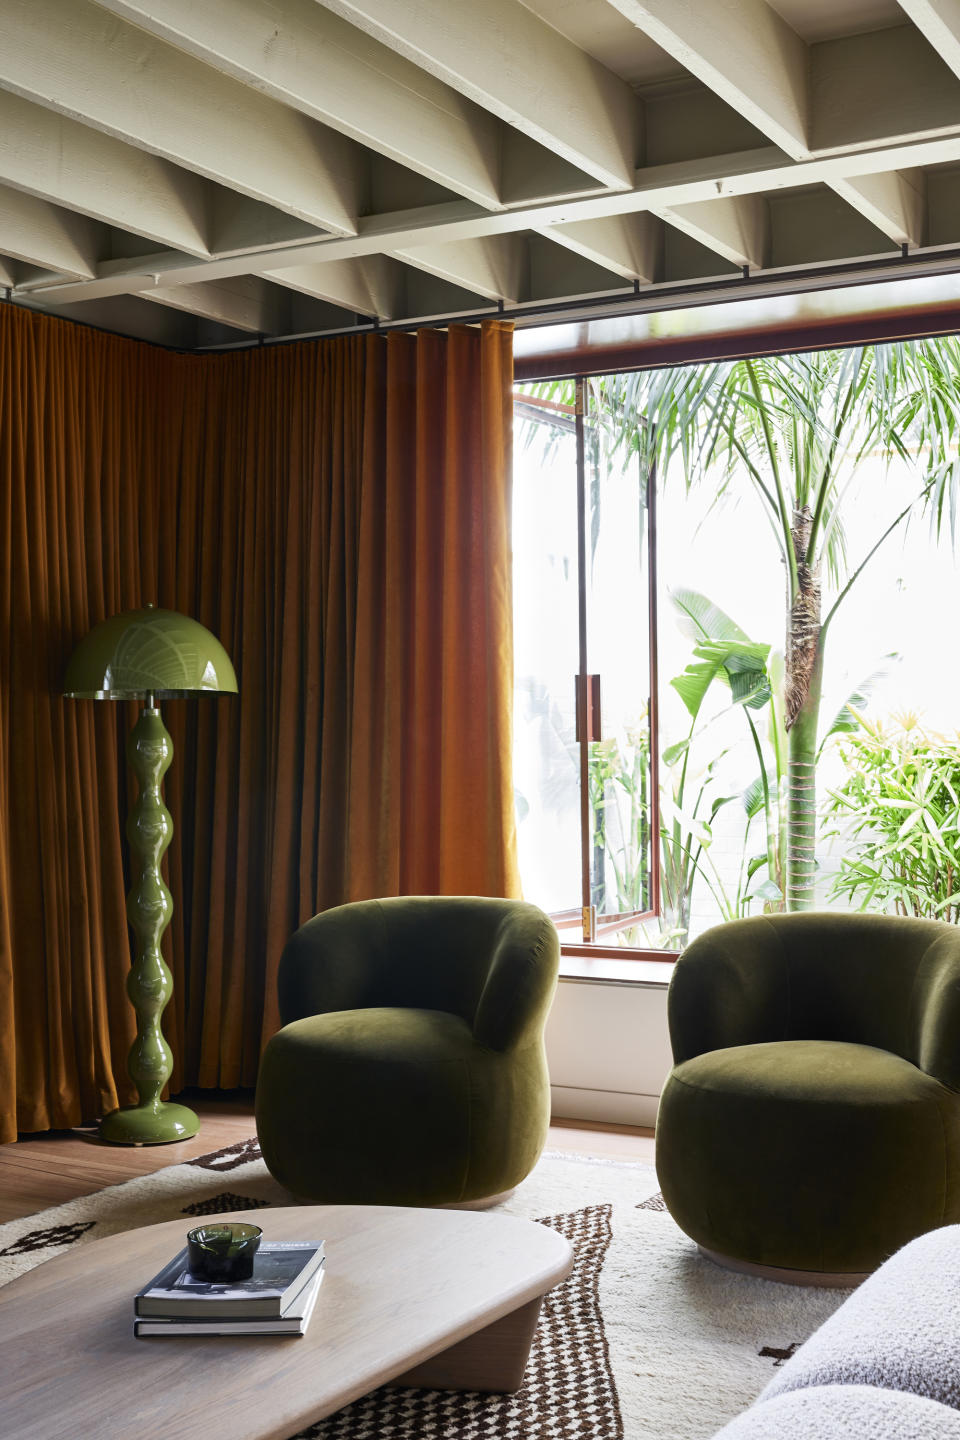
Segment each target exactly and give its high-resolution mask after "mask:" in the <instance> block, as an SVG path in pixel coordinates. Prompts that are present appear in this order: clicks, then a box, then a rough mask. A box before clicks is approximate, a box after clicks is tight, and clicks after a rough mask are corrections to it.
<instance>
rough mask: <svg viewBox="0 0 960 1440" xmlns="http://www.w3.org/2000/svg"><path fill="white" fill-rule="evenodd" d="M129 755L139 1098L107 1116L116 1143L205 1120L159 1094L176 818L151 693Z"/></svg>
mask: <svg viewBox="0 0 960 1440" xmlns="http://www.w3.org/2000/svg"><path fill="white" fill-rule="evenodd" d="M127 759H128V760H129V762H130V767H131V769H132V770H133V773H134V775H135V776H136V779H137V785H138V794H137V798H136V801H135V803H134V806H133V809H132V810H131V811H130V815H129V817H128V820H127V839H128V840H129V842H130V849H131V851H132V853H133V857H134V862H135V866H136V869H137V871H138V873H137V875H136V878H135V879H134V883H133V887H132V888H131V890H130V892H129V894H128V895H127V919H128V920H129V921H130V927H131V929H132V930H133V933H134V935H135V936H136V939H137V953H136V956H135V958H134V961H133V964H132V966H131V968H130V973H129V975H128V976H127V994H128V995H129V997H130V1002H131V1004H132V1005H133V1008H134V1011H135V1013H136V1017H137V1038H136V1039H135V1040H134V1042H133V1045H132V1046H131V1049H130V1054H129V1055H128V1057H127V1071H128V1073H129V1075H130V1078H131V1080H132V1081H133V1083H134V1084H135V1085H136V1087H137V1095H138V1097H139V1098H138V1101H137V1104H136V1105H132V1106H127V1107H125V1108H123V1109H120V1110H113V1111H111V1112H110V1114H109V1115H105V1116H104V1117H103V1119H102V1120H101V1122H100V1135H101V1138H102V1139H104V1140H109V1141H112V1142H113V1143H114V1144H118V1145H162V1144H164V1143H166V1142H169V1141H171V1140H186V1139H188V1138H189V1137H190V1136H191V1135H196V1133H197V1131H198V1130H199V1128H200V1121H199V1120H198V1119H197V1117H196V1115H195V1114H194V1113H193V1111H192V1110H190V1109H188V1107H187V1106H186V1105H173V1104H170V1103H169V1102H167V1103H164V1102H163V1101H162V1100H161V1099H160V1095H161V1092H162V1090H163V1087H164V1086H165V1085H166V1083H167V1081H168V1080H169V1079H170V1074H171V1071H172V1070H173V1056H172V1054H171V1052H170V1046H169V1045H168V1044H167V1042H166V1040H164V1038H163V1032H162V1031H161V1029H160V1017H161V1015H162V1014H163V1012H164V1010H165V1009H166V1006H167V1003H168V1001H169V999H170V996H171V995H172V994H173V976H172V975H171V974H170V970H169V968H168V966H167V965H166V964H165V963H164V959H163V956H162V954H161V953H160V940H161V938H162V936H163V932H164V931H165V930H166V928H167V926H168V925H169V924H170V917H171V915H172V914H173V899H172V897H171V895H170V891H169V890H168V889H167V887H166V885H165V884H164V880H163V876H162V875H161V873H160V861H161V860H162V858H163V854H164V851H165V850H166V848H167V846H168V845H169V844H170V840H171V838H172V836H173V821H172V819H171V818H170V811H169V810H168V809H167V807H166V805H164V803H163V797H162V795H161V791H160V787H161V784H162V782H163V777H164V775H165V774H166V772H167V770H168V769H169V768H170V762H171V760H172V759H173V741H172V740H171V738H170V734H169V731H168V730H167V728H166V726H165V725H164V723H163V721H162V720H161V718H160V711H159V710H158V709H157V708H156V706H155V704H154V697H153V696H152V695H150V694H148V695H147V697H146V703H145V704H144V707H143V710H142V711H141V712H140V717H139V719H138V720H137V723H136V725H135V726H134V727H133V729H132V730H131V732H130V735H129V738H128V740H127Z"/></svg>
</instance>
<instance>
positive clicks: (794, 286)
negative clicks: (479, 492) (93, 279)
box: [0, 246, 960, 354]
mask: <svg viewBox="0 0 960 1440" xmlns="http://www.w3.org/2000/svg"><path fill="white" fill-rule="evenodd" d="M957 273H960V246H952V247H950V248H949V249H940V250H934V251H928V252H925V253H924V252H920V251H900V252H899V253H897V254H895V255H890V256H879V257H877V258H875V259H872V260H861V261H851V260H845V261H838V262H836V263H835V264H827V265H820V266H811V267H806V268H799V267H798V268H795V269H784V270H777V271H770V272H768V271H754V272H745V273H740V272H738V273H737V274H735V275H729V276H720V277H717V278H714V279H711V280H704V281H696V282H693V283H690V282H687V281H671V282H669V283H666V284H660V285H643V286H641V285H640V283H639V282H625V283H624V287H623V289H622V290H621V289H618V290H616V291H612V292H606V293H604V294H603V295H598V296H587V297H582V298H580V299H576V300H559V301H544V302H542V303H537V304H531V305H514V306H507V305H504V304H503V302H502V301H500V302H496V301H491V302H490V303H489V304H487V305H481V306H478V307H476V308H475V309H471V310H463V311H457V312H452V313H450V314H447V315H442V316H437V315H434V316H428V317H421V318H419V319H417V318H405V319H402V320H380V319H370V318H368V317H366V316H360V315H357V316H356V317H355V319H354V320H353V321H352V322H347V323H345V324H343V325H339V326H336V327H333V328H330V329H324V330H305V331H298V332H297V333H296V334H295V335H265V334H258V335H250V336H246V337H244V338H243V339H239V340H230V341H222V342H220V343H217V344H212V345H194V346H183V345H170V344H164V343H163V342H162V341H156V340H147V341H145V342H144V343H147V344H151V345H158V346H159V348H161V349H164V350H170V351H174V352H175V353H179V354H215V353H222V352H226V351H232V350H249V349H256V348H257V347H259V346H265V345H296V344H300V343H302V342H303V341H309V340H323V339H332V338H333V337H335V336H341V335H378V334H385V333H386V332H388V331H391V330H400V331H407V332H411V331H416V330H444V329H446V328H447V327H448V326H450V325H479V324H480V323H481V322H482V321H483V320H491V319H503V320H512V321H513V323H514V324H515V326H516V327H517V328H518V329H526V328H528V327H533V326H548V325H562V324H569V323H570V322H571V321H575V320H577V319H583V320H591V319H599V318H608V319H616V318H618V317H620V316H629V315H642V314H649V313H651V312H657V311H665V310H676V309H683V308H691V307H694V306H698V305H711V304H720V303H723V302H725V301H730V300H737V299H748V298H750V299H759V298H761V297H764V296H770V297H775V296H778V295H791V294H803V293H806V292H814V291H818V290H829V289H837V288H839V287H842V286H854V285H871V284H876V283H878V282H881V281H884V280H888V281H890V280H906V279H916V278H923V277H926V276H936V275H951V274H957ZM131 298H134V299H135V298H136V296H135V295H133V296H132V297H131ZM3 303H6V304H11V305H17V306H20V307H21V308H23V309H27V310H33V311H35V312H39V313H40V314H51V315H54V316H56V317H57V318H59V319H61V320H68V321H70V323H71V324H79V325H86V326H87V328H88V329H92V330H99V331H101V332H103V333H104V334H124V333H126V332H123V331H116V330H108V329H107V327H106V326H104V325H95V324H91V323H90V322H89V321H86V320H81V319H76V318H74V317H73V316H70V315H68V314H66V313H64V311H63V310H62V309H58V308H55V307H54V308H51V309H47V308H46V307H45V306H44V305H43V303H42V298H41V292H39V291H35V292H34V293H33V294H32V295H31V296H29V297H28V296H23V297H21V296H18V295H16V294H15V293H13V292H12V291H11V290H10V289H9V288H7V289H4V290H0V304H3ZM958 303H960V302H958ZM954 328H956V327H954ZM127 338H129V339H134V340H136V339H139V338H140V337H138V336H136V335H129V336H128V337H127Z"/></svg>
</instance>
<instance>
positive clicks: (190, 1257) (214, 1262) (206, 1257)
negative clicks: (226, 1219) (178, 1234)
mask: <svg viewBox="0 0 960 1440" xmlns="http://www.w3.org/2000/svg"><path fill="white" fill-rule="evenodd" d="M262 1234H263V1231H262V1230H261V1229H260V1226H259V1225H198V1226H197V1228H196V1230H191V1231H189V1233H188V1235H187V1265H188V1266H189V1269H190V1274H191V1275H195V1276H196V1277H197V1279H198V1280H211V1281H226V1280H230V1281H233V1280H249V1279H250V1277H251V1275H252V1274H253V1257H254V1256H255V1255H256V1253H257V1250H258V1249H259V1247H260V1236H261V1235H262Z"/></svg>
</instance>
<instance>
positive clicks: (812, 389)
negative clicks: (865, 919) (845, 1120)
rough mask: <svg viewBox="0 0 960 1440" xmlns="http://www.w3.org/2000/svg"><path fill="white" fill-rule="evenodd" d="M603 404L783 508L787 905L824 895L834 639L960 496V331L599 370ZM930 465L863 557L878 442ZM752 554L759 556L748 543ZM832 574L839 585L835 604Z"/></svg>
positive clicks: (625, 423) (659, 448)
mask: <svg viewBox="0 0 960 1440" xmlns="http://www.w3.org/2000/svg"><path fill="white" fill-rule="evenodd" d="M592 389H593V394H594V398H595V403H596V408H597V412H598V413H599V414H602V415H603V416H604V417H605V423H606V424H607V425H608V426H610V427H614V428H616V430H617V431H618V433H619V435H620V437H621V443H627V444H630V445H631V446H633V447H635V448H637V449H638V450H640V452H641V455H642V456H643V458H644V459H645V460H646V462H647V463H649V464H653V463H657V464H658V465H659V466H660V467H662V468H661V473H663V474H666V465H667V463H668V462H669V461H670V460H671V459H673V458H674V457H675V456H677V457H679V458H680V459H681V460H682V464H683V470H684V474H685V478H686V482H687V484H688V485H690V484H693V483H696V482H698V481H702V480H704V479H705V478H707V477H709V480H710V482H711V483H712V484H713V485H714V487H715V490H716V494H717V496H718V498H719V497H720V496H722V495H723V494H724V492H725V491H726V490H727V489H728V488H729V486H730V484H731V481H732V479H733V477H734V475H742V474H746V475H747V476H748V477H749V480H750V482H751V483H752V485H753V488H754V490H755V492H756V494H757V496H758V497H759V499H760V501H761V503H762V506H763V509H764V513H765V514H766V516H767V519H768V520H769V522H770V528H771V533H772V536H773V540H774V543H775V544H776V545H777V547H778V549H779V551H780V555H781V558H782V561H783V565H784V573H785V578H786V597H785V610H786V627H785V628H786V641H785V663H784V678H783V686H782V696H781V697H780V698H781V703H782V707H783V723H784V726H785V729H786V732H787V736H788V763H787V835H786V842H787V843H786V852H787V853H786V862H787V864H786V872H787V873H786V905H787V908H788V909H790V910H803V909H808V908H809V907H810V906H811V905H812V903H813V892H814V873H815V863H816V853H815V850H816V766H817V756H818V730H819V721H820V704H821V696H822V683H823V663H824V653H825V648H826V641H827V637H828V633H829V629H830V625H831V623H832V622H833V620H834V618H835V616H836V614H837V612H838V610H839V608H840V606H841V605H842V603H843V601H844V600H845V599H846V597H847V595H848V594H849V593H850V590H851V588H852V586H853V585H854V584H855V582H856V580H857V579H858V577H859V576H860V575H861V574H862V572H863V570H864V568H865V566H866V565H867V564H868V563H869V561H870V559H871V558H872V557H873V555H874V554H875V553H876V551H877V550H878V549H879V547H880V545H882V543H883V541H884V540H885V539H886V538H887V536H888V535H890V534H891V533H892V532H893V531H894V530H895V529H896V528H897V527H898V526H899V525H901V524H902V523H903V522H904V521H905V520H906V518H907V517H908V516H909V515H910V514H911V513H912V512H914V511H916V510H918V509H921V508H924V507H932V508H933V510H934V513H935V520H936V525H937V529H938V531H939V529H940V528H941V526H942V525H943V523H944V522H945V520H946V519H947V518H949V522H950V528H951V531H952V529H953V524H954V519H955V509H956V502H957V496H958V483H957V480H958V475H957V457H956V445H957V439H958V435H960V342H958V340H957V339H956V338H954V337H950V338H947V339H934V340H927V341H916V342H910V343H907V344H899V345H889V346H867V347H864V348H858V349H850V350H842V351H822V352H818V353H811V354H805V355H787V356H774V357H770V358H758V359H749V360H738V361H728V362H724V363H722V364H711V365H701V366H692V367H683V368H675V369H667V370H658V371H647V372H640V373H634V374H630V375H619V376H613V377H605V378H603V379H599V380H595V381H593V382H592ZM868 455H870V456H873V457H876V456H878V455H879V456H881V457H883V458H884V459H885V460H890V459H891V458H893V457H895V456H900V457H902V458H904V459H907V460H909V461H911V462H912V463H913V464H914V465H916V466H917V467H919V469H920V471H921V479H920V482H919V484H918V487H917V493H916V495H915V497H914V498H913V500H912V501H911V503H910V504H909V505H908V506H907V507H906V508H905V509H904V510H902V511H901V513H900V514H899V515H898V516H897V517H896V519H895V520H894V521H893V522H892V523H891V524H890V525H888V526H887V528H886V529H885V530H884V531H883V533H882V534H880V535H879V536H878V538H877V540H876V543H875V544H874V545H872V546H871V548H870V549H869V551H868V552H867V554H866V555H865V556H863V557H862V558H860V559H859V560H858V561H857V563H856V564H854V565H852V566H851V565H850V564H849V563H848V560H847V555H846V545H845V538H844V532H843V524H842V509H843V505H842V501H843V496H844V494H845V492H846V489H847V486H848V485H849V483H850V479H851V477H852V475H853V473H854V472H855V470H856V468H857V466H858V464H860V462H861V461H863V460H864V458H865V457H866V456H868ZM737 559H738V563H743V562H746V563H749V556H743V557H737ZM825 580H826V583H827V586H828V588H829V591H830V594H831V599H830V601H829V604H828V608H827V612H826V614H825V615H824V614H823V608H824V598H823V586H824V581H825Z"/></svg>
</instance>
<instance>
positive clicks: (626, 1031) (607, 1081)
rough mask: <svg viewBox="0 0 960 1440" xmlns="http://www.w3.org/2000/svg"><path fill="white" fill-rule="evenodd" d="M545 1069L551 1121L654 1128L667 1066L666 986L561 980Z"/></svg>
mask: <svg viewBox="0 0 960 1440" xmlns="http://www.w3.org/2000/svg"><path fill="white" fill-rule="evenodd" d="M547 1061H548V1064H549V1066H550V1081H551V1092H552V1096H553V1113H554V1115H555V1116H557V1117H562V1118H564V1119H569V1120H606V1121H610V1122H613V1123H619V1124H622V1125H653V1124H654V1122H655V1120H656V1115H657V1104H658V1102H659V1097H660V1091H661V1090H662V1089H663V1085H664V1082H665V1080H666V1078H667V1074H668V1072H669V1070H670V1066H671V1063H672V1062H671V1055H670V1040H669V1036H668V1034H667V987H666V985H664V984H638V983H636V982H633V981H630V982H623V983H618V982H617V981H615V980H602V981H597V980H579V979H567V978H565V979H561V981H560V984H559V986H558V989H557V998H556V1000H555V1001H554V1004H553V1009H552V1011H551V1012H550V1019H549V1021H548V1022H547Z"/></svg>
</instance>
